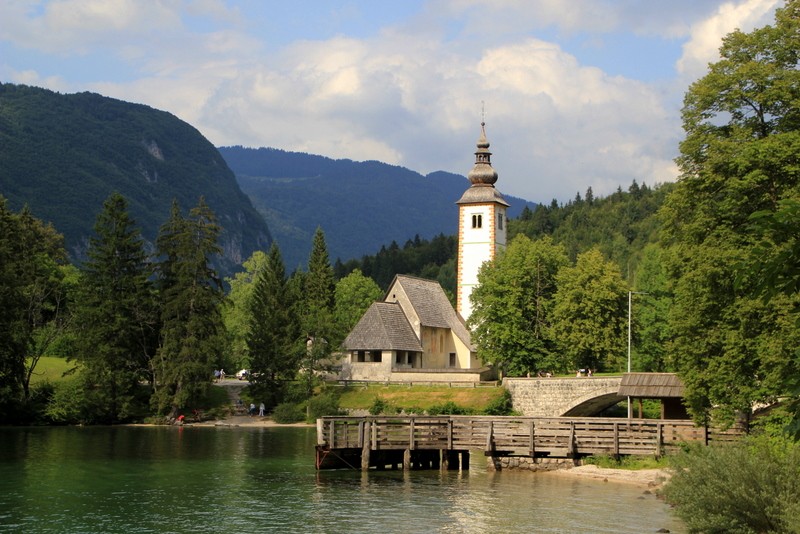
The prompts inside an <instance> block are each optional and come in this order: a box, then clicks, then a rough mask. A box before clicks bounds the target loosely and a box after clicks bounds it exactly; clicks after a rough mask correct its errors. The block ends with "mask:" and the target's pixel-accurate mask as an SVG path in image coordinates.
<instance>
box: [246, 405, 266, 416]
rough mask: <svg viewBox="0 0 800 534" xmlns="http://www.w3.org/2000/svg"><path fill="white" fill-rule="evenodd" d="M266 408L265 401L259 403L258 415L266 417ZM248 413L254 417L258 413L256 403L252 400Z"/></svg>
mask: <svg viewBox="0 0 800 534" xmlns="http://www.w3.org/2000/svg"><path fill="white" fill-rule="evenodd" d="M265 409H266V406H264V403H263V402H262V403H261V404H259V405H258V416H259V417H264V410H265ZM247 413H248V414H249V415H250V417H253V416H254V415H256V405H255V404H254V403H252V402H251V403H250V408H249V409H248V410H247Z"/></svg>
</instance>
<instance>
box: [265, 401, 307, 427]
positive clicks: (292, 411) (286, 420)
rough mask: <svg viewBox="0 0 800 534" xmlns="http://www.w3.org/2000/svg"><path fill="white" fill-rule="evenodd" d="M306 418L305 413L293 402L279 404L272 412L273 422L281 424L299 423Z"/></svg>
mask: <svg viewBox="0 0 800 534" xmlns="http://www.w3.org/2000/svg"><path fill="white" fill-rule="evenodd" d="M305 418H306V413H305V411H304V410H303V409H302V408H300V407H299V406H298V405H297V404H294V403H291V402H284V403H281V404H278V405H277V406H276V407H275V410H273V412H272V420H273V421H275V422H276V423H281V424H291V423H299V422H301V421H304V420H305Z"/></svg>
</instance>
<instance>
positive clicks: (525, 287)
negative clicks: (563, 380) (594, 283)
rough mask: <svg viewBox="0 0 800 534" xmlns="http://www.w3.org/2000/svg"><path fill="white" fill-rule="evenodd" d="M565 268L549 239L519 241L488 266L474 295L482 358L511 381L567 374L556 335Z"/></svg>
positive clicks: (474, 323) (475, 327)
mask: <svg viewBox="0 0 800 534" xmlns="http://www.w3.org/2000/svg"><path fill="white" fill-rule="evenodd" d="M566 264H567V256H566V253H565V252H564V249H563V247H560V246H558V245H555V244H554V243H553V241H552V239H550V238H548V237H545V238H543V239H541V240H539V241H531V240H530V239H528V238H527V237H525V236H517V237H516V238H515V239H514V240H513V241H512V242H511V243H509V246H508V248H507V249H506V250H505V252H504V253H503V254H501V255H500V256H499V258H498V259H497V260H496V261H495V262H494V263H486V264H484V265H483V267H482V268H481V270H480V272H479V274H478V281H479V284H480V285H479V286H478V287H476V288H475V289H474V290H473V293H472V295H471V297H470V298H471V301H472V303H473V306H474V308H473V312H472V315H471V316H470V322H469V324H470V326H471V327H472V329H473V332H474V334H473V340H474V342H475V343H476V345H477V347H478V353H479V355H480V358H481V359H482V360H483V361H485V362H492V363H495V364H496V365H501V366H503V367H504V368H505V369H506V370H507V372H508V373H510V374H511V375H512V376H514V375H515V376H523V375H525V374H526V373H528V372H533V373H535V372H536V371H537V370H545V369H546V370H551V371H563V370H566V366H565V365H564V362H562V361H560V360H559V350H557V340H556V338H555V336H554V333H553V330H552V316H551V315H552V310H553V297H554V295H555V293H556V274H557V273H558V271H559V269H561V268H562V267H564V266H565V265H566Z"/></svg>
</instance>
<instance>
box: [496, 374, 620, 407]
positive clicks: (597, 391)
mask: <svg viewBox="0 0 800 534" xmlns="http://www.w3.org/2000/svg"><path fill="white" fill-rule="evenodd" d="M621 382H622V377H620V376H611V377H591V378H590V377H575V378H504V379H503V385H504V386H505V387H506V389H508V391H509V392H511V399H512V403H513V407H514V410H516V411H518V412H520V413H521V414H522V415H525V416H530V417H562V416H571V417H588V416H592V415H596V414H598V413H600V412H602V411H603V410H605V409H606V408H610V407H611V406H613V405H615V404H617V403H618V402H620V401H623V400H625V399H626V398H627V397H623V396H621V395H619V393H618V392H619V386H620V384H621Z"/></svg>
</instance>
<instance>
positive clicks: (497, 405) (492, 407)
mask: <svg viewBox="0 0 800 534" xmlns="http://www.w3.org/2000/svg"><path fill="white" fill-rule="evenodd" d="M483 413H484V414H486V415H514V408H513V406H512V402H511V392H510V391H509V390H507V389H504V390H503V394H502V395H500V396H499V397H497V398H496V399H494V400H493V401H492V402H490V403H489V405H488V406H486V409H484V410H483Z"/></svg>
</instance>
